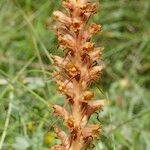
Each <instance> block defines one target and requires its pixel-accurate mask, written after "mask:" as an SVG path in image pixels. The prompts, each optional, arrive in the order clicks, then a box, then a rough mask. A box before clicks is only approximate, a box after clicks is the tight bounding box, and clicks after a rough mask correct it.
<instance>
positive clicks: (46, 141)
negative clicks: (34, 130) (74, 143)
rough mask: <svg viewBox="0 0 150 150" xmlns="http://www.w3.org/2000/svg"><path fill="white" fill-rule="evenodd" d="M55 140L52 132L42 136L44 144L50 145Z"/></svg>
mask: <svg viewBox="0 0 150 150" xmlns="http://www.w3.org/2000/svg"><path fill="white" fill-rule="evenodd" d="M54 141H55V136H54V133H53V132H48V133H46V134H45V136H44V144H46V145H50V144H53V143H54Z"/></svg>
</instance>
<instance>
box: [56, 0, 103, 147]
mask: <svg viewBox="0 0 150 150" xmlns="http://www.w3.org/2000/svg"><path fill="white" fill-rule="evenodd" d="M63 6H64V8H65V9H66V11H65V13H64V12H61V11H55V12H54V13H53V14H54V17H55V19H56V21H57V23H56V31H57V36H58V41H59V48H61V49H62V50H63V51H64V53H65V57H64V58H62V57H59V56H53V60H54V64H55V66H56V72H55V73H54V77H55V79H56V82H57V84H58V90H59V91H60V92H61V93H62V94H64V95H65V96H66V99H65V104H66V105H64V107H61V106H58V105H55V106H54V107H53V108H54V115H55V116H57V117H60V118H61V119H63V122H64V125H65V127H66V128H67V130H68V133H65V132H64V131H62V130H61V129H59V128H55V132H56V134H57V138H59V139H60V140H61V145H58V146H55V147H53V150H85V149H87V147H88V146H89V145H90V144H92V141H93V140H94V139H95V138H97V137H98V136H99V134H100V126H99V125H94V124H89V123H88V120H89V119H90V117H91V115H92V114H93V113H95V112H96V111H101V110H102V108H103V106H104V101H102V100H95V101H94V93H93V92H92V91H91V90H90V85H91V84H92V82H93V81H95V80H97V79H98V78H99V76H100V74H101V71H102V69H103V68H104V66H103V65H102V64H101V65H99V64H96V65H95V62H96V61H98V60H100V61H102V51H103V48H99V47H96V46H95V44H94V43H93V42H91V38H92V36H93V35H95V34H96V33H97V32H99V31H100V30H101V26H100V25H96V24H91V25H88V20H89V19H90V17H91V16H92V15H93V14H95V13H96V12H97V3H91V2H88V0H64V1H63ZM68 105H69V106H70V109H67V108H68V107H66V106H68Z"/></svg>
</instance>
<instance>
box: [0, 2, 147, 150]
mask: <svg viewBox="0 0 150 150" xmlns="http://www.w3.org/2000/svg"><path fill="white" fill-rule="evenodd" d="M60 3H61V1H60V0H0V150H48V149H50V148H51V146H52V145H54V144H56V143H57V142H58V141H57V140H55V135H54V133H53V126H55V125H58V126H60V125H61V126H62V122H61V120H57V119H56V118H54V117H53V116H52V109H51V108H50V107H48V104H50V103H52V104H53V103H57V104H58V103H59V104H62V103H63V97H62V96H61V95H60V94H59V93H58V92H57V91H56V86H55V84H54V83H53V81H52V79H51V73H52V70H53V69H54V68H53V67H52V65H51V62H50V54H58V55H61V54H62V53H61V51H60V50H57V38H56V36H55V33H54V30H53V26H54V21H53V18H52V12H53V11H54V10H57V9H62V8H61V7H60ZM100 4H101V5H100V6H101V7H100V9H99V13H98V14H96V15H95V16H94V17H93V18H92V20H91V21H92V22H93V21H94V22H96V23H99V24H102V26H103V33H101V34H98V35H96V36H95V38H94V39H93V40H94V41H95V42H96V44H97V45H100V46H104V47H105V51H104V61H105V63H106V68H105V70H104V72H103V77H102V79H101V80H100V81H99V82H97V83H96V84H94V85H93V87H92V88H93V89H94V90H95V92H96V96H97V97H98V98H107V99H108V100H109V105H108V106H106V107H105V109H104V111H103V112H102V113H100V114H99V116H96V115H93V117H92V118H91V122H94V123H99V122H100V123H101V124H102V125H103V130H102V133H101V136H100V139H99V140H97V141H96V142H95V143H94V145H95V147H94V150H150V94H149V91H148V90H149V87H150V74H149V69H150V63H149V62H148V61H150V3H149V0H101V1H100ZM97 117H98V118H99V119H97Z"/></svg>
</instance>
